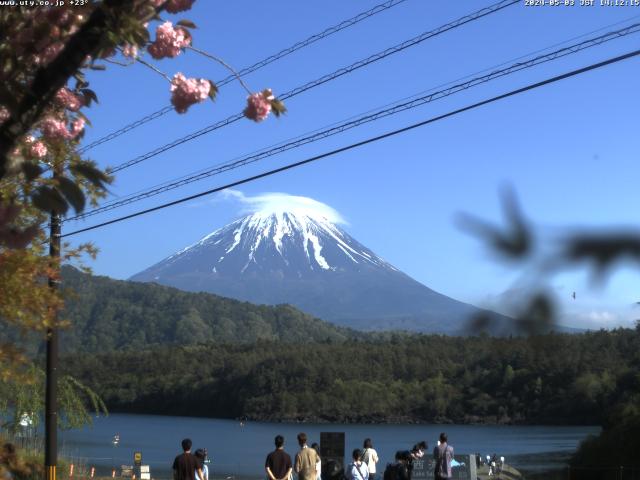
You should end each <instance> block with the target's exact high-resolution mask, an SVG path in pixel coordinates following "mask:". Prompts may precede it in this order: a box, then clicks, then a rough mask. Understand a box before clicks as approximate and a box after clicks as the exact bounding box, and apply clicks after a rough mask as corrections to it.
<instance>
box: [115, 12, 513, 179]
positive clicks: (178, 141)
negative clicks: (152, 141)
mask: <svg viewBox="0 0 640 480" xmlns="http://www.w3.org/2000/svg"><path fill="white" fill-rule="evenodd" d="M516 3H520V0H501V1H499V2H497V3H494V4H493V5H490V6H488V7H485V8H482V9H480V10H477V11H475V12H473V13H471V14H468V15H465V16H463V17H461V18H459V19H457V20H454V21H453V22H449V23H447V24H445V25H442V26H441V27H438V28H436V29H435V30H430V31H427V32H423V33H421V34H420V35H418V36H416V37H413V38H411V39H409V40H406V41H404V42H402V43H399V44H397V45H395V46H393V47H389V48H387V49H385V50H383V51H381V52H378V53H375V54H373V55H371V56H369V57H367V58H365V59H363V60H359V61H357V62H355V63H353V64H351V65H349V66H346V67H343V68H340V69H338V70H336V71H334V72H332V73H329V74H326V75H323V76H322V77H320V78H317V79H316V80H312V81H310V82H307V83H305V84H304V85H300V86H298V87H296V88H294V89H292V90H289V91H288V92H286V93H284V94H282V95H279V96H278V98H279V99H280V100H283V101H284V100H288V99H290V98H292V97H295V96H296V95H299V94H301V93H303V92H306V91H307V90H310V89H312V88H315V87H318V86H320V85H323V84H325V83H327V82H329V81H332V80H335V79H336V78H340V77H342V76H343V75H347V74H349V73H351V72H354V71H355V70H358V69H360V68H362V67H365V66H367V65H370V64H372V63H374V62H377V61H379V60H382V59H383V58H386V57H388V56H390V55H394V54H396V53H399V52H402V51H403V50H406V49H407V48H410V47H413V46H416V45H418V44H420V43H422V42H424V41H425V40H427V39H429V38H432V37H435V36H437V35H440V34H442V33H444V32H447V31H449V30H453V29H455V28H458V27H461V26H462V25H465V24H467V23H469V22H472V21H474V20H478V19H480V18H482V17H485V16H487V15H490V14H492V13H496V12H498V11H500V10H502V9H504V8H506V7H509V6H511V5H515V4H516ZM242 118H244V114H243V113H242V112H240V113H237V114H235V115H231V116H230V117H228V118H226V119H224V120H220V121H218V122H216V123H213V124H211V125H209V126H207V127H204V128H202V129H200V130H198V131H196V132H193V133H190V134H189V135H186V136H184V137H181V138H178V139H176V140H174V141H172V142H170V143H167V144H165V145H162V146H161V147H158V148H156V149H154V150H151V151H150V152H147V153H145V154H142V155H139V156H137V157H135V158H133V159H131V160H128V161H126V162H124V163H121V164H120V165H117V166H116V167H114V168H113V169H112V170H111V172H112V173H116V172H119V171H121V170H124V169H126V168H129V167H132V166H134V165H137V164H139V163H141V162H144V161H146V160H149V159H150V158H153V157H155V156H157V155H160V154H161V153H164V152H166V151H167V150H171V149H172V148H175V147H177V146H178V145H182V144H183V143H186V142H190V141H192V140H195V139H196V138H199V137H201V136H202V135H206V134H207V133H211V132H213V131H215V130H218V129H219V128H222V127H226V126H227V125H230V124H232V123H235V122H237V121H238V120H240V119H242Z"/></svg>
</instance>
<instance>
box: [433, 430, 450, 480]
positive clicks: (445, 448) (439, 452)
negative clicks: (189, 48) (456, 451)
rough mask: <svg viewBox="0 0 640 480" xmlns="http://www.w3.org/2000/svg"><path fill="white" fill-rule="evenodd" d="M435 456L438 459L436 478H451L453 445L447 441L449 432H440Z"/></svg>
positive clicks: (434, 450)
mask: <svg viewBox="0 0 640 480" xmlns="http://www.w3.org/2000/svg"><path fill="white" fill-rule="evenodd" d="M433 458H434V460H435V461H436V468H435V470H434V473H435V479H436V480H439V479H442V478H451V460H452V459H453V447H452V446H451V445H449V443H448V442H447V434H446V433H444V432H442V433H441V434H440V442H439V443H438V446H437V447H436V448H434V449H433Z"/></svg>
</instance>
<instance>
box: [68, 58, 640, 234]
mask: <svg viewBox="0 0 640 480" xmlns="http://www.w3.org/2000/svg"><path fill="white" fill-rule="evenodd" d="M638 55H640V50H634V51H632V52H629V53H626V54H624V55H619V56H617V57H613V58H609V59H607V60H604V61H602V62H598V63H594V64H591V65H588V66H586V67H583V68H579V69H577V70H572V71H570V72H567V73H563V74H561V75H557V76H555V77H551V78H548V79H546V80H542V81H540V82H537V83H533V84H530V85H527V86H525V87H522V88H518V89H516V90H511V91H510V92H507V93H503V94H502V95H498V96H495V97H491V98H489V99H486V100H482V101H480V102H477V103H474V104H471V105H467V106H466V107H462V108H459V109H457V110H453V111H450V112H448V113H445V114H442V115H438V116H436V117H432V118H429V119H426V120H423V121H421V122H418V123H414V124H412V125H408V126H406V127H403V128H399V129H397V130H392V131H389V132H387V133H384V134H382V135H377V136H375V137H370V138H368V139H366V140H362V141H360V142H356V143H352V144H350V145H347V146H344V147H341V148H337V149H335V150H331V151H328V152H325V153H322V154H320V155H315V156H313V157H309V158H306V159H304V160H300V161H298V162H295V163H290V164H288V165H285V166H283V167H279V168H276V169H273V170H269V171H266V172H263V173H260V174H258V175H253V176H251V177H246V178H243V179H241V180H237V181H235V182H231V183H228V184H226V185H223V186H220V187H216V188H212V189H210V190H206V191H204V192H200V193H196V194H194V195H189V196H187V197H182V198H179V199H177V200H173V201H171V202H168V203H164V204H161V205H157V206H155V207H152V208H147V209H145V210H140V211H137V212H135V213H131V214H129V215H125V216H122V217H118V218H114V219H112V220H109V221H106V222H102V223H99V224H96V225H92V226H90V227H86V228H81V229H78V230H75V231H72V232H69V233H66V234H63V235H62V237H70V236H73V235H78V234H80V233H83V232H88V231H91V230H95V229H98V228H102V227H106V226H108V225H113V224H115V223H119V222H123V221H125V220H129V219H132V218H135V217H139V216H141V215H146V214H148V213H151V212H155V211H158V210H163V209H165V208H168V207H172V206H174V205H178V204H181V203H185V202H188V201H191V200H195V199H196V198H200V197H204V196H206V195H211V194H212V193H217V192H220V191H222V190H226V189H228V188H233V187H237V186H238V185H243V184H246V183H249V182H253V181H255V180H259V179H261V178H265V177H269V176H272V175H275V174H277V173H282V172H285V171H287V170H291V169H293V168H297V167H300V166H303V165H307V164H309V163H312V162H315V161H318V160H321V159H323V158H327V157H330V156H333V155H337V154H338V153H342V152H346V151H349V150H353V149H355V148H359V147H362V146H364V145H368V144H370V143H374V142H378V141H380V140H383V139H385V138H389V137H393V136H395V135H399V134H401V133H406V132H408V131H410V130H413V129H416V128H418V127H422V126H425V125H429V124H431V123H435V122H437V121H440V120H443V119H445V118H449V117H453V116H455V115H458V114H460V113H463V112H466V111H469V110H473V109H476V108H478V107H481V106H484V105H488V104H490V103H494V102H497V101H499V100H503V99H505V98H508V97H512V96H514V95H518V94H521V93H524V92H527V91H529V90H534V89H536V88H540V87H542V86H545V85H549V84H552V83H555V82H558V81H560V80H564V79H566V78H570V77H574V76H576V75H580V74H583V73H586V72H588V71H591V70H596V69H598V68H602V67H605V66H608V65H612V64H614V63H617V62H621V61H623V60H628V59H630V58H632V57H636V56H638Z"/></svg>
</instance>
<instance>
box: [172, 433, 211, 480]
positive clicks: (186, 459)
mask: <svg viewBox="0 0 640 480" xmlns="http://www.w3.org/2000/svg"><path fill="white" fill-rule="evenodd" d="M191 445H192V442H191V439H189V438H185V439H184V440H182V453H181V454H180V455H178V456H177V457H176V458H175V459H174V460H173V480H201V479H202V478H204V477H203V475H204V474H203V473H202V464H201V463H200V461H199V460H198V459H197V458H196V456H195V455H192V454H191ZM196 474H197V479H196Z"/></svg>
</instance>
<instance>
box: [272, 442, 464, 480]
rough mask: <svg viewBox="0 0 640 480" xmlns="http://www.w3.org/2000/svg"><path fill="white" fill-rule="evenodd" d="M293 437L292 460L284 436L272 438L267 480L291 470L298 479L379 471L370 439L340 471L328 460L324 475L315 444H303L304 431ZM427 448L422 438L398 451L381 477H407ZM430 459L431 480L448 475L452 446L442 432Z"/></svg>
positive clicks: (283, 477)
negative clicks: (432, 464)
mask: <svg viewBox="0 0 640 480" xmlns="http://www.w3.org/2000/svg"><path fill="white" fill-rule="evenodd" d="M297 438H298V445H299V446H300V450H299V451H298V453H297V454H296V455H295V460H294V461H292V460H291V457H290V456H289V454H288V453H286V452H285V451H284V437H282V435H277V436H276V437H275V446H276V449H275V450H274V451H273V452H271V453H269V455H267V459H266V461H265V471H266V473H267V477H268V478H267V480H292V478H293V473H294V472H295V473H296V474H297V477H298V480H322V479H325V480H376V479H377V478H378V477H377V476H378V471H379V470H378V468H377V466H376V465H377V464H378V462H379V461H380V458H379V457H378V452H376V450H375V449H374V448H373V444H372V441H371V439H370V438H366V439H365V440H364V443H363V448H362V449H360V448H356V449H355V450H353V452H352V455H351V462H350V463H349V465H348V466H347V467H346V469H345V470H344V471H343V469H342V465H338V464H336V463H335V462H332V461H329V462H326V463H325V466H324V468H325V472H324V475H323V472H322V462H321V459H320V448H319V446H318V444H317V443H314V444H312V445H311V447H309V446H307V435H306V434H305V433H300V434H298V437H297ZM427 448H428V445H427V442H425V441H422V442H419V443H417V444H416V445H414V447H413V448H412V449H411V450H410V451H409V450H404V451H403V450H400V451H398V452H397V453H396V455H395V462H394V463H390V464H388V465H387V467H386V468H385V470H384V475H383V478H382V479H381V480H411V476H412V470H413V461H414V460H417V459H420V458H423V457H424V456H425V455H426V451H427ZM433 459H434V460H435V468H434V477H435V479H436V480H440V479H448V478H451V462H452V460H453V447H452V446H450V445H449V444H448V442H447V435H446V433H441V434H440V440H439V441H438V445H437V446H436V447H435V448H434V450H433ZM327 470H328V471H327Z"/></svg>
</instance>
